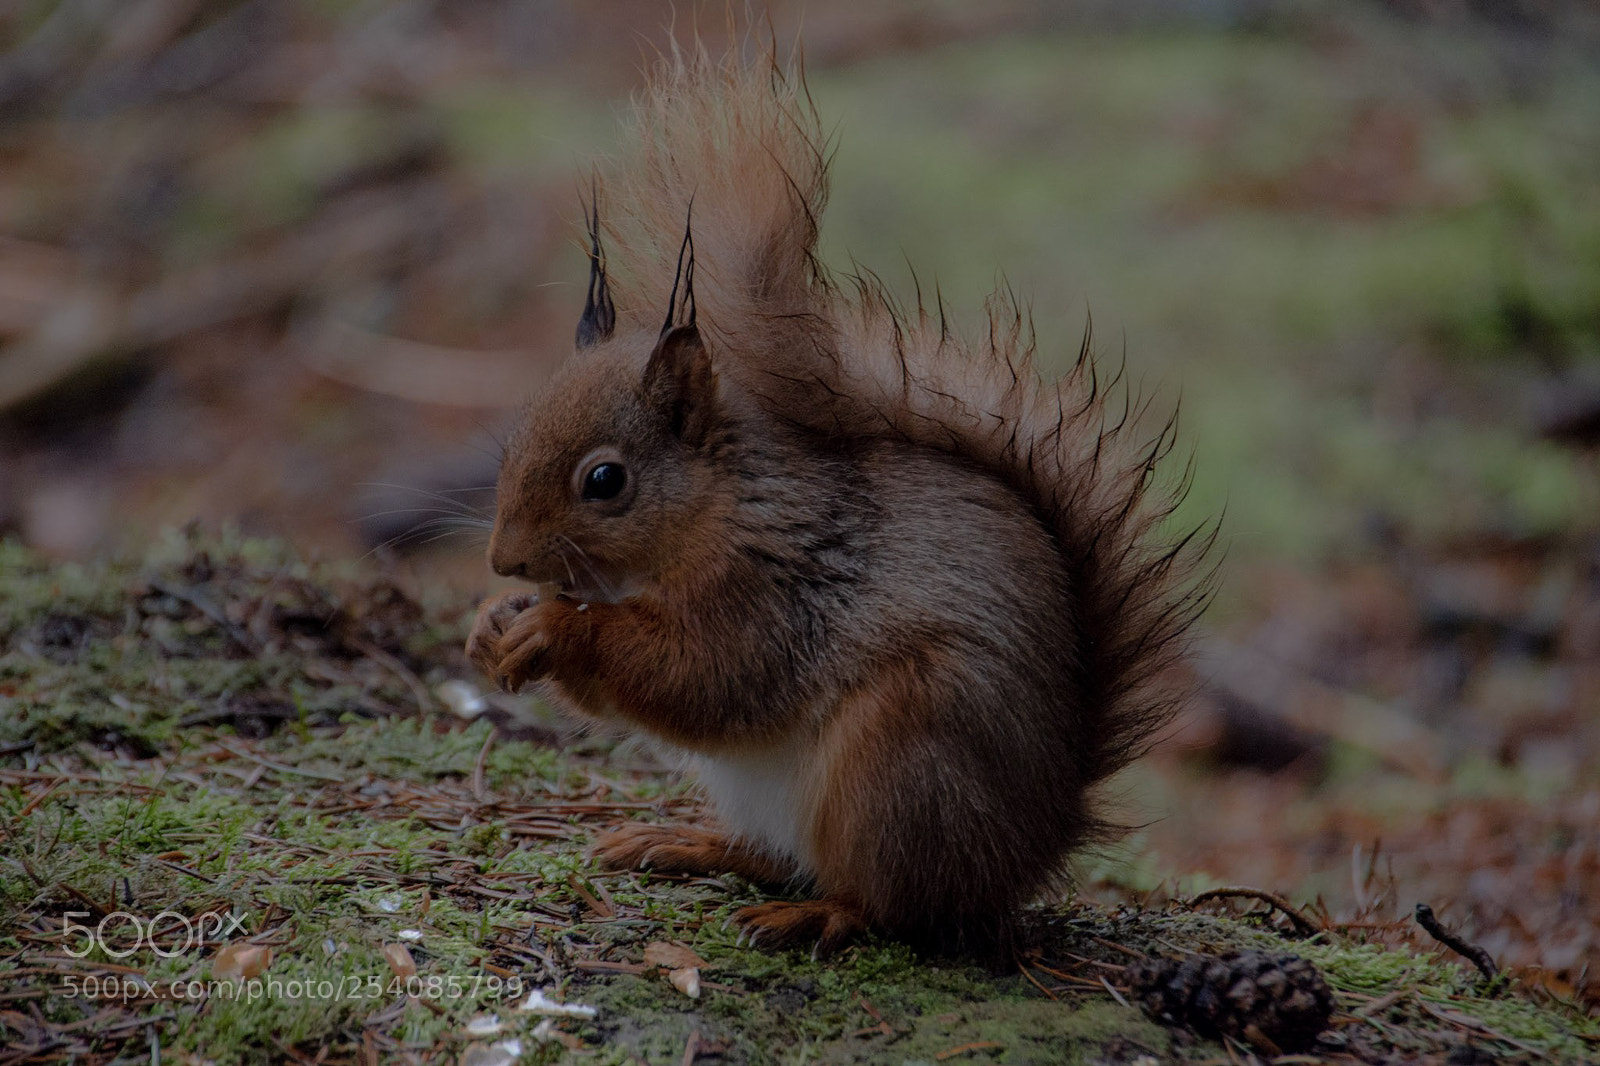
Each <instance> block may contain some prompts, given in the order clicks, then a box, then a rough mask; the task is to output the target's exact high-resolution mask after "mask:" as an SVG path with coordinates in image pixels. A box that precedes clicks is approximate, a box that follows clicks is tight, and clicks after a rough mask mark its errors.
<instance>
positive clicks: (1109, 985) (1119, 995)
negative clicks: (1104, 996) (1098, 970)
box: [1100, 974, 1132, 1010]
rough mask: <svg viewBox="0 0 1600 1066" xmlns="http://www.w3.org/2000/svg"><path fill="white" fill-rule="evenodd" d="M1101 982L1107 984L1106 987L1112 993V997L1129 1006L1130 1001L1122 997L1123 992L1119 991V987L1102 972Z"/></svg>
mask: <svg viewBox="0 0 1600 1066" xmlns="http://www.w3.org/2000/svg"><path fill="white" fill-rule="evenodd" d="M1100 983H1101V984H1102V985H1104V986H1105V989H1106V991H1107V992H1110V993H1111V998H1112V999H1114V1000H1116V1001H1117V1002H1118V1003H1120V1004H1122V1005H1123V1006H1124V1007H1128V1001H1127V1000H1126V999H1123V998H1122V993H1121V992H1118V991H1117V987H1116V986H1115V985H1113V984H1112V983H1111V982H1110V981H1107V980H1106V975H1105V974H1101V975H1100ZM1129 1009H1130V1010H1131V1009H1132V1008H1131V1007H1129Z"/></svg>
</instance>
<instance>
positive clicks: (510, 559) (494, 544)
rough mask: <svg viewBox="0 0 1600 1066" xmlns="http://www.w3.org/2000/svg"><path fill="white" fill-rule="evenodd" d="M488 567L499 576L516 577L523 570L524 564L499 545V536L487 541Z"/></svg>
mask: <svg viewBox="0 0 1600 1066" xmlns="http://www.w3.org/2000/svg"><path fill="white" fill-rule="evenodd" d="M489 567H490V569H492V570H493V571H494V572H495V573H497V574H499V575H500V576H501V577H517V576H519V575H521V574H522V573H523V572H524V570H525V569H526V564H525V563H523V561H522V560H521V559H518V558H516V557H515V556H514V555H512V554H511V553H510V552H509V551H506V550H505V549H504V548H503V547H501V544H500V538H499V537H495V538H493V539H492V540H490V542H489Z"/></svg>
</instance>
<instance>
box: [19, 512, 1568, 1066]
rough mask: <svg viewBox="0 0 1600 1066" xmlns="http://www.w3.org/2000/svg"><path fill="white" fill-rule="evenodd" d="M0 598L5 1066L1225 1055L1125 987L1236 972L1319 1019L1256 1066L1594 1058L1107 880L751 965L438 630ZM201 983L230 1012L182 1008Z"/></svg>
mask: <svg viewBox="0 0 1600 1066" xmlns="http://www.w3.org/2000/svg"><path fill="white" fill-rule="evenodd" d="M0 574H3V575H4V582H5V588H4V590H3V595H0V648H5V649H7V650H6V651H5V652H4V653H3V654H0V705H3V707H4V714H3V716H0V867H3V870H4V875H3V878H0V885H3V889H0V892H3V897H0V906H3V909H4V913H3V920H0V1032H3V1033H4V1041H3V1043H4V1050H3V1051H0V1063H6V1064H11V1063H23V1062H57V1061H59V1062H65V1061H74V1062H84V1063H104V1062H111V1061H114V1060H115V1061H131V1060H134V1059H140V1060H148V1061H152V1062H155V1061H180V1062H202V1061H210V1062H234V1061H296V1062H313V1061H314V1062H328V1063H337V1062H360V1063H367V1062H378V1061H415V1062H441V1063H442V1062H469V1063H477V1064H480V1066H481V1064H486V1063H491V1062H511V1061H557V1060H566V1059H571V1060H572V1061H594V1062H619V1063H622V1062H650V1063H678V1062H684V1063H687V1062H693V1061H699V1062H729V1063H735V1062H737V1063H743V1062H781V1061H792V1062H800V1061H825V1062H882V1061H904V1062H945V1061H959V1062H1002V1063H1023V1062H1127V1063H1132V1062H1141V1063H1153V1062H1217V1063H1224V1062H1235V1061H1246V1060H1248V1059H1250V1058H1252V1057H1253V1056H1258V1055H1259V1056H1263V1057H1270V1056H1267V1055H1266V1054H1265V1053H1264V1052H1262V1051H1261V1049H1260V1047H1259V1046H1255V1047H1252V1046H1251V1045H1250V1044H1249V1042H1248V1041H1246V1040H1244V1039H1242V1038H1241V1039H1233V1038H1225V1039H1224V1040H1223V1041H1222V1042H1220V1043H1219V1042H1217V1041H1216V1040H1215V1039H1214V1038H1213V1039H1206V1038H1203V1037H1201V1036H1199V1035H1197V1034H1195V1033H1193V1032H1191V1031H1188V1030H1186V1029H1184V1028H1181V1027H1178V1028H1166V1027H1163V1026H1162V1025H1158V1024H1156V1023H1155V1022H1153V1021H1152V1020H1151V1019H1150V1018H1148V1017H1146V1016H1145V1015H1144V1014H1142V1013H1141V1012H1140V1011H1139V1010H1138V1009H1137V1008H1135V1007H1131V1006H1128V1005H1127V1002H1126V1001H1127V999H1128V997H1129V996H1130V995H1131V994H1132V993H1131V990H1130V988H1129V974H1130V969H1129V967H1130V966H1131V965H1132V964H1134V963H1135V962H1137V961H1138V960H1140V959H1143V958H1147V957H1191V956H1193V955H1196V954H1206V955H1214V954H1217V953H1221V952H1226V951H1231V950H1239V949H1246V948H1254V949H1260V950H1267V951H1271V952H1275V953H1292V954H1294V955H1298V956H1300V957H1303V958H1305V959H1309V960H1311V961H1312V962H1313V963H1315V964H1316V966H1317V967H1318V968H1319V969H1320V970H1321V972H1322V974H1323V975H1324V976H1325V977H1326V980H1327V981H1328V983H1329V984H1330V985H1331V986H1332V988H1333V989H1334V990H1335V993H1336V1011H1335V1013H1334V1015H1333V1020H1332V1023H1331V1025H1330V1026H1329V1027H1328V1028H1327V1030H1326V1031H1324V1032H1323V1033H1322V1035H1321V1036H1320V1038H1319V1039H1318V1040H1317V1041H1316V1042H1315V1043H1314V1044H1311V1045H1309V1046H1308V1047H1306V1048H1304V1049H1301V1050H1300V1052H1299V1055H1298V1057H1296V1056H1289V1057H1280V1058H1278V1059H1277V1061H1280V1062H1284V1063H1308V1062H1315V1061H1329V1062H1350V1063H1357V1062H1361V1063H1369V1062H1370V1063H1376V1062H1391V1061H1434V1062H1450V1063H1476V1062H1489V1061H1527V1062H1570V1063H1579V1062H1584V1061H1592V1060H1594V1059H1595V1058H1596V1057H1600V1019H1596V1018H1594V1017H1591V1016H1589V1015H1588V1013H1587V1012H1586V1011H1585V1010H1584V1008H1583V1006H1582V1005H1581V1004H1580V1003H1578V1002H1576V1001H1573V1000H1571V999H1570V998H1568V999H1563V998H1562V997H1561V996H1560V995H1557V994H1555V993H1553V992H1552V991H1551V990H1550V988H1549V987H1548V986H1547V983H1545V982H1539V981H1529V980H1527V979H1525V978H1523V977H1518V976H1515V975H1513V976H1511V977H1510V978H1509V979H1508V978H1502V979H1500V980H1499V981H1495V982H1489V981H1486V980H1484V979H1483V977H1482V976H1481V975H1480V974H1479V973H1478V972H1477V971H1476V970H1475V969H1473V967H1472V966H1471V965H1469V964H1467V963H1466V962H1465V961H1464V960H1462V959H1460V958H1459V957H1456V956H1454V955H1451V954H1449V953H1447V952H1445V951H1443V949H1441V948H1439V946H1438V945H1437V944H1433V943H1432V942H1431V941H1429V940H1428V939H1427V937H1426V936H1421V937H1420V938H1419V937H1417V936H1414V935H1411V934H1401V935H1400V936H1399V939H1402V940H1404V939H1408V938H1409V943H1410V946H1406V945H1404V944H1402V945H1400V946H1393V943H1394V941H1395V940H1396V939H1397V936H1396V933H1395V930H1394V929H1393V928H1389V926H1390V925H1391V924H1392V923H1375V922H1342V921H1339V920H1335V919H1334V918H1333V917H1332V916H1330V915H1329V914H1328V913H1326V910H1325V909H1323V910H1319V909H1318V908H1317V907H1315V906H1308V907H1300V906H1297V905H1295V904H1293V903H1291V904H1289V906H1290V907H1291V908H1292V909H1293V911H1294V913H1293V915H1291V914H1289V913H1287V912H1284V911H1281V910H1278V909H1275V908H1273V907H1267V908H1264V909H1262V908H1259V907H1258V905H1257V904H1255V903H1254V901H1248V900H1247V901H1245V902H1246V908H1245V909H1246V910H1248V911H1250V913H1245V914H1240V915H1230V914H1228V913H1226V912H1225V908H1226V907H1227V906H1228V904H1227V903H1226V902H1223V903H1221V904H1220V905H1219V904H1199V905H1190V904H1189V903H1187V902H1186V901H1183V900H1179V899H1167V898H1164V899H1153V898H1152V897H1151V894H1150V893H1147V892H1140V891H1135V890H1134V889H1132V888H1130V887H1129V885H1128V881H1127V878H1126V877H1124V878H1123V879H1122V880H1121V881H1119V880H1118V878H1116V877H1109V878H1108V877H1101V878H1099V879H1098V880H1096V881H1095V883H1094V886H1093V889H1092V891H1091V890H1089V889H1088V888H1086V890H1085V892H1084V893H1083V894H1082V895H1081V896H1079V897H1078V898H1076V899H1068V900H1060V901H1057V902H1055V903H1050V904H1042V905H1040V906H1039V907H1037V908H1035V910H1034V911H1032V912H1031V914H1030V938H1029V943H1028V946H1027V948H1026V949H1025V950H1023V951H1022V952H1020V953H1019V954H1018V955H1016V957H1014V958H1013V959H1011V960H1008V961H1007V962H1005V963H1004V964H1003V965H995V964H991V963H985V964H979V963H977V962H974V961H971V960H961V959H934V958H919V957H917V956H915V955H914V954H912V953H911V952H909V951H908V950H906V949H905V948H903V947H901V946H899V945H896V944H894V943H888V942H883V941H880V940H876V939H869V940H867V941H866V942H864V943H862V944H859V945H857V946H854V947H851V948H848V949H846V950H845V951H844V952H843V953H841V954H840V955H839V956H837V957H835V958H832V959H825V960H820V961H819V960H815V959H812V958H810V957H809V956H808V955H807V954H805V953H803V952H789V953H780V954H771V955H769V954H765V953H762V952H759V951H752V950H749V949H747V948H744V947H741V946H740V945H739V944H738V943H737V942H736V938H735V934H734V932H733V931H732V930H730V929H729V928H728V926H727V924H726V919H727V918H728V916H729V915H730V914H731V913H732V911H733V910H734V909H735V908H737V907H739V906H741V905H746V904H749V903H750V902H752V901H753V900H756V899H758V898H759V896H758V894H757V893H756V892H755V891H754V890H753V889H752V887H751V886H749V885H746V884H743V883H741V882H739V881H737V880H735V879H732V878H717V879H685V878H678V877H650V876H647V875H638V874H626V873H625V874H610V873H601V872H600V871H599V870H597V869H596V868H595V866H594V865H593V864H592V863H591V862H590V861H589V860H588V858H587V857H586V852H585V849H586V846H587V844H588V842H589V841H590V839H591V838H592V835H593V834H594V832H595V831H596V830H598V829H601V828H603V827H606V826H610V825H613V824H615V823H617V822H618V821H620V820H623V819H627V818H646V819H658V818H671V817H674V816H682V815H685V814H688V813H690V812H691V811H692V810H693V808H694V806H695V801H694V799H693V796H692V794H691V793H690V792H689V791H687V790H686V786H685V785H684V783H683V782H681V781H680V780H679V779H677V778H676V776H674V775H672V774H669V773H667V772H665V771H663V770H662V769H661V768H660V767H659V766H657V765H655V764H654V763H653V762H652V761H651V760H650V759H649V756H648V754H647V753H645V752H643V751H641V750H639V749H637V748H635V747H633V746H631V745H626V744H624V745H622V746H615V745H613V744H612V743H610V742H602V741H597V740H592V739H584V738H581V737H576V736H574V735H572V734H571V733H570V732H568V731H567V730H566V727H564V726H562V725H561V724H560V723H559V722H557V721H555V720H551V719H541V716H540V712H539V710H538V708H536V707H533V706H531V705H529V704H527V703H526V702H525V701H521V700H518V699H514V698H511V697H505V696H500V695H498V694H495V695H489V694H483V693H480V692H479V691H478V690H477V688H476V679H475V678H474V677H473V675H472V672H471V670H470V668H469V667H468V666H467V664H466V663H465V662H464V660H463V657H462V655H461V653H460V651H459V648H460V643H461V637H462V632H463V625H464V623H465V620H466V618H465V613H464V611H463V609H462V608H463V605H462V604H461V603H459V602H457V603H454V604H435V603H426V602H419V600H418V599H416V598H415V597H414V596H413V595H412V594H411V593H410V592H408V591H405V590H404V589H403V588H402V587H401V585H400V584H397V583H396V582H395V581H394V580H392V579H391V578H390V577H388V576H385V575H383V574H381V573H378V572H376V571H374V570H373V569H372V568H370V567H369V568H367V569H366V570H361V569H359V568H342V569H340V568H329V567H318V566H310V565H307V564H305V563H304V562H302V561H299V560H297V559H295V558H294V557H293V556H292V554H291V553H289V552H288V551H287V550H286V549H284V548H283V547H282V546H281V545H279V544H276V543H272V542H264V541H250V540H242V539H239V538H236V537H231V536H225V537H223V538H221V539H206V538H201V537H199V536H198V535H193V534H191V535H184V536H176V535H175V536H173V537H171V538H169V539H168V540H167V541H165V542H164V543H163V544H162V545H160V546H158V547H157V548H155V549H152V550H151V551H150V552H149V553H147V554H146V555H144V556H142V557H136V558H130V559H127V560H125V561H123V562H120V563H115V564H104V565H96V566H90V567H80V566H76V565H67V566H61V565H54V564H47V563H46V562H45V561H44V560H41V559H40V558H38V557H37V556H34V555H32V554H30V553H28V552H27V551H25V550H23V549H21V548H19V547H17V546H15V545H4V546H0ZM1091 880H1094V879H1093V878H1091ZM1219 906H1221V907H1222V908H1224V909H1223V910H1219V909H1218V907H1219ZM691 970H692V971H693V974H692V976H691V974H690V973H689V971H691ZM674 971H675V973H674ZM230 975H231V976H233V977H235V978H239V979H240V980H241V981H243V979H245V978H252V977H253V978H254V979H255V984H254V985H252V984H250V983H249V982H247V981H245V982H244V983H241V984H237V985H234V986H229V988H231V989H232V990H233V991H232V993H231V994H230V993H229V992H226V991H223V990H221V989H220V988H219V987H218V986H215V985H212V986H207V985H206V984H205V983H206V982H208V981H214V980H218V979H222V978H226V977H228V976H230ZM669 975H670V976H669ZM691 981H693V982H695V983H696V984H697V988H691V987H690V982H691ZM534 990H539V991H541V992H542V993H543V995H544V997H545V998H546V999H547V1000H548V1001H550V1002H554V1003H559V1004H563V1005H568V1006H573V1007H575V1008H593V1013H592V1015H589V1012H588V1011H587V1010H585V1011H584V1014H585V1015H587V1016H583V1017H578V1016H564V1015H561V1014H551V1013H541V1012H540V1010H538V1009H536V1010H533V1011H529V1010H526V1009H524V1008H525V1007H526V1006H527V1002H528V1000H529V997H530V995H531V994H532V992H533V991H534Z"/></svg>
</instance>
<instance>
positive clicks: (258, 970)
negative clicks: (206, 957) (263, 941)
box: [211, 943, 272, 981]
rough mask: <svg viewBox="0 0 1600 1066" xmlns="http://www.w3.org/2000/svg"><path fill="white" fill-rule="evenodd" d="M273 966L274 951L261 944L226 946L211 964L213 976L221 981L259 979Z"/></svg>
mask: <svg viewBox="0 0 1600 1066" xmlns="http://www.w3.org/2000/svg"><path fill="white" fill-rule="evenodd" d="M270 965H272V949H271V948H268V947H262V946H261V945H259V944H243V943H240V944H225V945H224V946H223V948H222V950H221V951H219V952H217V957H216V960H215V961H214V962H212V964H211V976H213V977H215V978H216V979H217V980H219V981H236V980H238V979H239V978H241V977H242V978H251V977H259V976H260V975H261V974H262V973H263V972H264V971H265V970H266V968H267V967H268V966H270Z"/></svg>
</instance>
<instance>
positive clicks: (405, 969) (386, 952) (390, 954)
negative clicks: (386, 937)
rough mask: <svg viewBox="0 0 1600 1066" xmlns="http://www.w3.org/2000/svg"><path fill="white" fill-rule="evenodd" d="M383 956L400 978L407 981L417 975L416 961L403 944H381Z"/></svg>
mask: <svg viewBox="0 0 1600 1066" xmlns="http://www.w3.org/2000/svg"><path fill="white" fill-rule="evenodd" d="M383 957H384V959H385V960H387V961H388V963H389V969H391V970H393V971H394V975H395V976H396V977H398V978H400V980H402V981H407V980H410V979H411V978H413V977H415V976H417V962H416V960H415V959H413V958H412V957H411V952H410V951H409V950H407V948H406V946H405V945H404V944H385V945H383Z"/></svg>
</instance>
